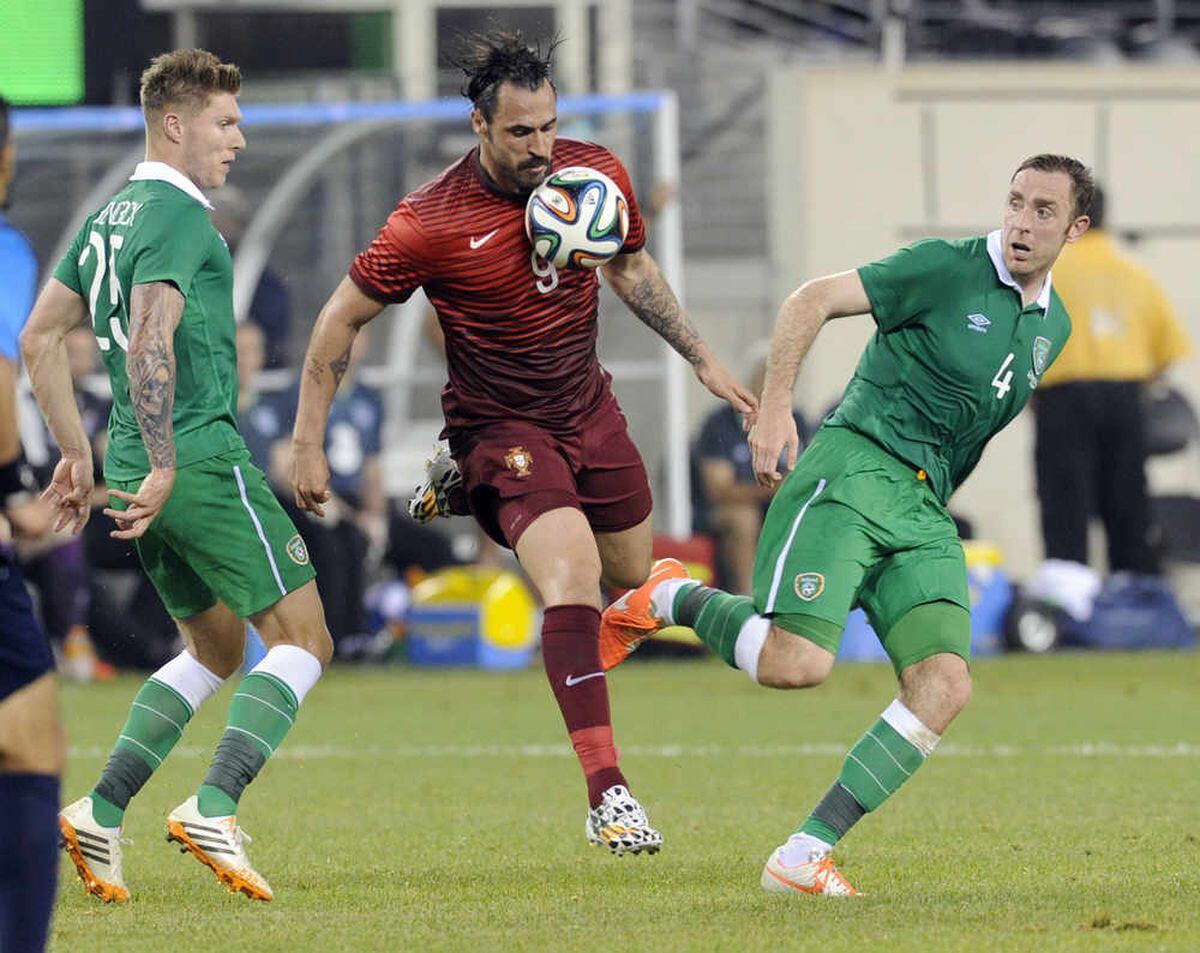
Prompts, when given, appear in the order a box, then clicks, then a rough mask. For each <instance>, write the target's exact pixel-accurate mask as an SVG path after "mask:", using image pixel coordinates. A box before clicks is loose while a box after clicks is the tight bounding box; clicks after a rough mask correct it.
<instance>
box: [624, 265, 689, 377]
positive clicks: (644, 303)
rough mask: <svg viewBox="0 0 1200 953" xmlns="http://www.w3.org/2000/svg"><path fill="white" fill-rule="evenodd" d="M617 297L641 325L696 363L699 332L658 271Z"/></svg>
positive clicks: (684, 357)
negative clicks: (619, 297)
mask: <svg viewBox="0 0 1200 953" xmlns="http://www.w3.org/2000/svg"><path fill="white" fill-rule="evenodd" d="M621 300H623V301H624V302H625V304H626V305H628V306H629V310H630V311H632V312H633V313H634V314H635V315H637V317H638V320H639V321H641V322H642V324H644V325H646V327H648V328H650V329H651V330H652V331H654V332H655V333H657V334H658V335H659V337H661V338H662V339H663V340H664V341H666V342H667V343H668V344H670V345H671V347H673V348H674V349H675V350H676V351H677V352H678V353H679V354H680V356H681V357H683V359H684V360H686V361H687V362H688V363H689V364H698V363H700V355H699V354H698V353H697V352H696V346H697V345H698V344H700V335H699V334H698V333H697V331H696V329H695V328H694V327H692V322H691V321H689V320H688V316H687V314H686V313H685V312H684V310H683V308H682V307H680V305H679V299H678V298H676V297H675V292H673V291H672V290H671V286H670V285H668V284H667V282H666V281H665V280H664V279H663V276H662V275H661V274H659V273H658V272H657V271H655V273H654V274H653V275H650V276H649V277H646V278H643V279H642V280H641V281H639V282H637V284H635V285H634V286H633V287H632V288H630V289H629V290H628V291H627V292H625V293H624V294H622V295H621Z"/></svg>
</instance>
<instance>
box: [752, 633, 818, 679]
mask: <svg viewBox="0 0 1200 953" xmlns="http://www.w3.org/2000/svg"><path fill="white" fill-rule="evenodd" d="M831 671H833V655H832V654H831V653H829V652H826V651H825V650H824V649H822V648H820V647H818V646H816V645H814V644H813V643H812V642H809V641H808V640H807V639H804V638H801V637H800V636H798V635H796V634H795V633H793V632H788V631H787V630H786V629H781V628H779V626H772V627H771V632H770V634H769V635H768V636H767V640H766V641H765V642H764V643H763V648H762V653H761V654H760V655H759V659H758V683H759V684H760V685H765V686H767V687H768V688H782V689H796V688H814V687H815V686H817V685H820V684H821V683H822V682H823V681H825V679H826V678H828V677H829V673H830V672H831Z"/></svg>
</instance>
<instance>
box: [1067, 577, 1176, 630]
mask: <svg viewBox="0 0 1200 953" xmlns="http://www.w3.org/2000/svg"><path fill="white" fill-rule="evenodd" d="M1062 635H1063V642H1064V643H1065V644H1068V645H1078V646H1083V647H1085V648H1093V649H1182V648H1190V647H1192V646H1194V645H1195V644H1196V630H1195V629H1193V628H1192V625H1191V623H1190V622H1188V620H1187V617H1186V616H1185V615H1184V614H1183V610H1182V609H1180V607H1179V603H1178V602H1176V601H1175V596H1174V595H1173V594H1172V592H1171V589H1170V587H1169V586H1168V585H1167V584H1166V582H1165V581H1163V580H1162V579H1160V578H1158V577H1157V576H1142V575H1138V574H1136V573H1129V572H1119V573H1116V574H1114V575H1113V576H1112V578H1110V579H1109V580H1108V581H1107V582H1106V583H1105V584H1104V587H1103V588H1102V589H1101V590H1100V595H1098V596H1097V597H1096V602H1095V605H1094V606H1093V608H1092V614H1091V617H1090V618H1089V619H1088V620H1087V621H1086V622H1078V621H1076V620H1075V619H1072V618H1070V617H1067V618H1066V619H1065V620H1064V622H1063V632H1062Z"/></svg>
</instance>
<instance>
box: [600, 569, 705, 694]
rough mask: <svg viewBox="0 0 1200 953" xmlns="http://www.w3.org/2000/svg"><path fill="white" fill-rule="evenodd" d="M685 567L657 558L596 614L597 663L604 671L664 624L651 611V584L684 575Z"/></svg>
mask: <svg viewBox="0 0 1200 953" xmlns="http://www.w3.org/2000/svg"><path fill="white" fill-rule="evenodd" d="M687 578H689V577H688V571H687V569H686V568H685V567H684V565H683V563H681V562H680V561H679V560H678V559H660V560H658V561H657V562H656V563H655V564H654V565H653V566H651V567H650V575H649V576H648V577H647V578H646V581H645V582H644V583H642V584H641V585H640V586H638V587H637V588H636V589H630V590H629V591H628V592H627V593H625V595H623V596H621V598H620V599H617V600H616V601H615V602H614V603H613V604H612V605H610V606H609V607H608V608H607V609H605V610H604V613H603V615H601V616H600V666H601V667H602V668H603V669H604V670H605V671H606V672H607V671H608V670H609V669H610V668H615V667H616V666H618V665H620V664H621V663H622V662H624V661H625V659H626V658H628V657H629V653H630V652H632V651H633V650H634V649H636V648H637V647H638V646H639V645H641V644H642V642H644V641H645V640H646V639H647V638H648V637H649V636H651V635H653V634H654V633H655V632H657V631H658V630H659V629H661V628H663V627H664V622H663V620H662V619H660V618H658V617H657V616H655V615H654V611H653V608H652V606H651V603H650V596H651V595H652V594H653V592H654V588H655V586H657V585H658V584H659V583H660V582H666V581H667V580H668V579H687Z"/></svg>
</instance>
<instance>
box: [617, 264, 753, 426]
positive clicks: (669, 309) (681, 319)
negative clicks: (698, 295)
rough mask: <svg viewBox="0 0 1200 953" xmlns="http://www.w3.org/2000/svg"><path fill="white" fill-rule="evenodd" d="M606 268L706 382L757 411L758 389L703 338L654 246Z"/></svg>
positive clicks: (621, 292)
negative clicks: (740, 378)
mask: <svg viewBox="0 0 1200 953" xmlns="http://www.w3.org/2000/svg"><path fill="white" fill-rule="evenodd" d="M602 270H603V273H604V278H605V280H606V281H608V283H609V285H610V286H611V288H612V289H613V291H614V292H616V294H617V297H619V298H620V299H621V300H622V301H624V302H625V304H626V305H627V306H628V307H629V310H630V311H632V312H633V313H634V314H635V315H637V317H638V320H640V321H641V322H642V323H643V324H644V325H646V327H648V328H650V329H651V330H652V331H654V332H655V333H656V334H658V336H659V337H661V338H662V339H663V340H664V341H666V342H667V343H668V344H669V345H671V347H672V348H674V349H675V351H676V352H677V353H678V354H679V355H680V356H681V357H682V358H683V359H684V360H685V361H687V362H688V363H689V364H691V365H692V369H693V370H694V371H695V372H696V376H697V377H698V378H699V379H700V382H701V383H702V384H703V385H704V386H705V387H707V388H708V389H709V390H710V391H712V393H713V394H715V395H716V396H717V397H720V398H721V399H722V400H727V401H729V403H730V404H731V405H732V406H733V409H734V410H736V411H738V412H739V413H742V414H752V413H754V411H755V410H756V409H757V406H758V404H757V402H756V400H755V398H754V395H753V394H751V393H750V391H748V390H747V389H746V388H745V387H744V386H742V384H741V383H739V382H738V380H737V379H736V378H735V377H734V376H733V375H732V374H730V373H729V372H728V371H727V370H725V368H724V367H723V366H722V365H721V362H720V361H718V360H717V358H716V355H714V354H713V352H712V350H711V348H709V346H708V345H707V344H705V343H704V341H703V339H702V338H701V337H700V335H699V333H698V332H697V331H696V329H695V327H693V326H692V322H691V321H690V320H689V319H688V316H687V312H685V311H684V310H683V306H682V305H680V303H679V299H678V298H676V297H675V292H674V291H672V290H671V286H670V285H669V284H667V280H666V279H665V278H664V277H663V274H662V272H661V271H660V270H659V268H658V263H657V262H655V260H654V259H653V258H652V257H650V253H649V252H647V251H646V250H645V249H642V250H641V251H636V252H633V253H631V254H627V255H617V257H616V258H614V259H613V260H612V261H610V262H609V263H608V264H607V265H604V266H603V268H602Z"/></svg>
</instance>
